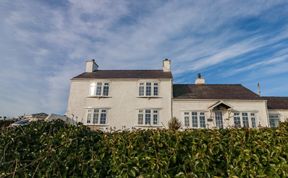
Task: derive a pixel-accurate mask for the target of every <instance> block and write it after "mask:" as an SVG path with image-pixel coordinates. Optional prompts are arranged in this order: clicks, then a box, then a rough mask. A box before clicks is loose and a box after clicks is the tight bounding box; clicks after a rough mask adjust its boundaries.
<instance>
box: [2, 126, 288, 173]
mask: <svg viewBox="0 0 288 178" xmlns="http://www.w3.org/2000/svg"><path fill="white" fill-rule="evenodd" d="M287 128H288V123H282V124H281V126H280V127H279V128H277V129H268V128H264V129H229V130H228V129H227V130H203V129H202V130H187V131H183V132H180V131H173V130H137V131H133V132H128V131H123V132H114V133H103V132H92V131H90V130H89V129H88V128H87V127H85V126H83V125H79V126H70V125H66V124H64V123H63V122H61V121H53V122H51V123H46V122H40V123H31V125H28V126H25V127H17V128H9V129H5V130H2V131H0V177H12V176H15V177H33V176H35V177H137V176H141V177H213V176H220V177H232V176H239V177H287V176H288V163H287V160H288V144H287V139H288V130H287Z"/></svg>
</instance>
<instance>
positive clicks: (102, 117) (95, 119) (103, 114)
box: [86, 109, 107, 125]
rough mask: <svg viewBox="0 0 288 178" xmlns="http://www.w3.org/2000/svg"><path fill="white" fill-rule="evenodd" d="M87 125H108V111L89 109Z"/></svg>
mask: <svg viewBox="0 0 288 178" xmlns="http://www.w3.org/2000/svg"><path fill="white" fill-rule="evenodd" d="M86 123H87V124H88V125H105V124H107V109H88V110H87V117H86Z"/></svg>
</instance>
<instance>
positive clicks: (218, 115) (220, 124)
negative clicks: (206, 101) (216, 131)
mask: <svg viewBox="0 0 288 178" xmlns="http://www.w3.org/2000/svg"><path fill="white" fill-rule="evenodd" d="M215 119H216V127H217V128H223V118H222V112H215Z"/></svg>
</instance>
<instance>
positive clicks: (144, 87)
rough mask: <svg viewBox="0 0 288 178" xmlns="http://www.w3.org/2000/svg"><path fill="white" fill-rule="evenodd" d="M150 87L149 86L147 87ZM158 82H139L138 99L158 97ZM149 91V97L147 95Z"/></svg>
mask: <svg viewBox="0 0 288 178" xmlns="http://www.w3.org/2000/svg"><path fill="white" fill-rule="evenodd" d="M149 85H150V86H149ZM159 86H160V83H159V82H157V81H156V82H155V81H140V82H139V84H138V96H139V97H158V96H159ZM148 91H150V95H148V93H147V92H148Z"/></svg>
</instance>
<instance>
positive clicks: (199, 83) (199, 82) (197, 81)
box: [195, 73, 205, 85]
mask: <svg viewBox="0 0 288 178" xmlns="http://www.w3.org/2000/svg"><path fill="white" fill-rule="evenodd" d="M195 84H196V85H203V84H205V79H204V78H203V77H202V76H201V74H200V73H199V74H198V77H197V79H196V80H195Z"/></svg>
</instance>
